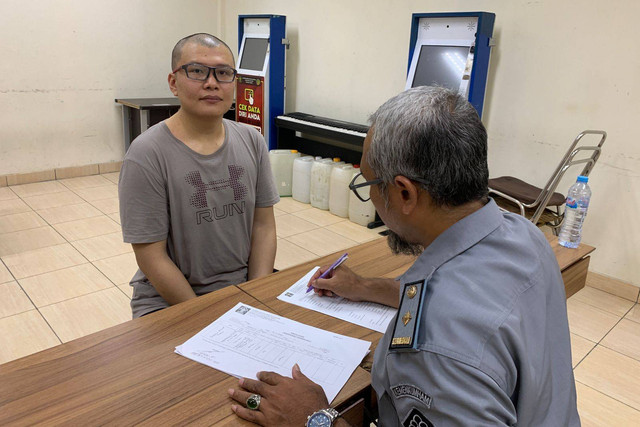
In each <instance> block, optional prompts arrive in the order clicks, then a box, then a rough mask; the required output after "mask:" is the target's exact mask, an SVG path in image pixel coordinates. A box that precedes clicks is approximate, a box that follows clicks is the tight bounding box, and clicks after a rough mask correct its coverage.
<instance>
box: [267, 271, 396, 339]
mask: <svg viewBox="0 0 640 427" xmlns="http://www.w3.org/2000/svg"><path fill="white" fill-rule="evenodd" d="M318 268H320V267H314V268H313V269H311V271H310V272H308V273H307V274H306V275H305V276H304V277H303V278H302V279H300V280H298V281H297V282H296V283H294V284H293V285H292V286H291V287H290V288H289V289H287V290H286V291H284V292H283V293H282V294H281V295H280V296H279V297H278V299H279V300H280V301H286V302H288V303H291V304H294V305H298V306H300V307H304V308H308V309H310V310H314V311H318V312H320V313H324V314H326V315H328V316H332V317H337V318H338V319H341V320H346V321H347V322H351V323H355V324H356V325H360V326H364V327H365V328H369V329H373V330H374V331H378V332H382V333H384V332H385V331H386V330H387V326H388V325H389V322H390V321H391V319H392V318H393V316H395V314H396V311H397V310H396V309H395V308H392V307H389V306H386V305H382V304H377V303H375V302H354V301H350V300H348V299H344V298H341V297H338V296H333V297H321V296H318V295H316V293H315V292H313V291H311V292H307V285H308V283H309V280H310V279H311V277H312V276H313V274H314V273H315V272H316V271H317V270H318Z"/></svg>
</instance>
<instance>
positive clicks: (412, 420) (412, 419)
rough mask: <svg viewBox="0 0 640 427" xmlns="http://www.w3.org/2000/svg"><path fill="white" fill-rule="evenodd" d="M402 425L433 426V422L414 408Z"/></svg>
mask: <svg viewBox="0 0 640 427" xmlns="http://www.w3.org/2000/svg"><path fill="white" fill-rule="evenodd" d="M402 425H403V426H404V427H433V423H432V422H431V421H429V420H428V419H427V417H425V416H424V415H423V414H422V412H420V411H418V410H417V409H416V408H413V409H412V410H411V413H409V416H408V417H407V418H405V420H404V422H403V423H402Z"/></svg>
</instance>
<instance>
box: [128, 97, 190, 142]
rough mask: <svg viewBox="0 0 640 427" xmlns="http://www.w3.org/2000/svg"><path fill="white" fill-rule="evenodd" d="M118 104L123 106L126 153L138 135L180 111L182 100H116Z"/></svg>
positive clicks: (173, 98)
mask: <svg viewBox="0 0 640 427" xmlns="http://www.w3.org/2000/svg"><path fill="white" fill-rule="evenodd" d="M116 103H118V104H122V124H123V128H124V151H127V150H128V149H129V145H131V141H133V140H134V139H135V138H136V137H137V136H138V135H140V134H141V133H142V132H144V131H145V130H147V129H149V127H150V126H153V125H155V124H156V123H160V122H161V121H163V120H165V119H168V118H169V117H171V116H172V115H173V114H175V113H176V112H177V111H178V110H179V109H180V100H179V99H178V98H176V97H172V98H134V99H116Z"/></svg>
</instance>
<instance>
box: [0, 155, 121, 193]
mask: <svg viewBox="0 0 640 427" xmlns="http://www.w3.org/2000/svg"><path fill="white" fill-rule="evenodd" d="M121 167H122V162H121V161H120V162H109V163H96V164H93V165H85V166H72V167H68V168H58V169H49V170H45V171H38V172H29V173H14V174H10V175H3V176H0V187H6V186H9V185H20V184H31V183H34V182H43V181H53V180H56V179H65V178H77V177H80V176H89V175H98V174H102V173H113V172H120V168H121Z"/></svg>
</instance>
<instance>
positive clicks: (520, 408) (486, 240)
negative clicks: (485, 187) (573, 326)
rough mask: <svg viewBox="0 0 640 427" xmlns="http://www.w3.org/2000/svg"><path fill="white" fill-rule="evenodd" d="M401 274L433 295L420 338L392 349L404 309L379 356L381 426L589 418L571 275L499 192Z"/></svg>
mask: <svg viewBox="0 0 640 427" xmlns="http://www.w3.org/2000/svg"><path fill="white" fill-rule="evenodd" d="M400 280H401V282H402V283H403V284H404V283H410V282H415V281H422V280H426V282H425V284H424V286H425V290H424V292H425V295H424V302H423V304H422V312H421V315H420V318H419V319H417V322H418V333H417V335H416V339H415V348H413V349H409V350H406V349H405V350H398V349H390V343H391V342H392V338H393V337H392V334H393V332H394V327H395V325H396V323H397V322H400V323H399V324H402V323H401V322H402V319H401V318H402V316H403V314H404V313H400V312H399V313H398V315H397V316H396V318H398V317H400V319H394V320H393V321H392V322H391V323H390V325H389V328H388V330H387V333H386V334H385V335H384V337H383V339H382V340H381V341H380V344H379V345H378V348H377V351H376V354H375V359H374V365H373V370H372V384H373V387H374V388H375V390H376V393H377V395H378V409H379V413H380V422H381V425H382V426H401V425H404V426H416V427H417V426H429V425H435V426H451V425H459V426H484V425H487V426H495V425H516V424H517V425H518V426H575V425H580V419H579V417H578V412H577V409H576V392H575V384H574V379H573V371H572V368H571V347H570V341H569V326H568V323H567V310H566V299H565V291H564V284H563V282H562V277H561V275H560V270H559V267H558V263H557V261H556V258H555V256H554V254H553V251H552V249H551V247H550V246H549V244H548V243H547V240H546V239H545V237H544V235H543V234H542V232H540V231H539V230H538V229H537V228H536V227H535V226H534V225H533V224H532V223H531V222H529V221H527V220H526V219H524V218H523V217H521V216H519V215H515V214H510V213H502V212H501V211H500V210H499V209H498V207H497V206H496V204H495V202H494V201H493V200H490V201H489V203H488V204H487V205H485V206H484V207H483V208H482V209H480V210H478V211H476V212H474V213H473V214H471V215H469V216H467V217H465V218H464V219H462V220H461V221H459V222H457V223H456V224H454V225H453V226H452V227H450V228H449V229H448V230H446V231H445V232H444V233H442V234H441V235H440V236H438V238H437V239H436V240H435V241H434V242H433V243H432V244H430V245H429V246H428V247H427V248H426V250H425V251H424V252H423V253H422V255H420V257H419V258H418V259H417V260H416V262H415V263H414V264H413V266H412V267H411V268H410V269H409V270H408V271H407V272H406V273H405V274H404V275H403V276H402V277H401V278H400ZM401 292H403V286H401ZM401 298H408V297H407V296H406V292H403V295H401ZM401 304H402V300H401Z"/></svg>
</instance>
